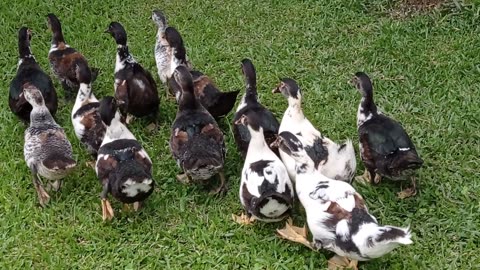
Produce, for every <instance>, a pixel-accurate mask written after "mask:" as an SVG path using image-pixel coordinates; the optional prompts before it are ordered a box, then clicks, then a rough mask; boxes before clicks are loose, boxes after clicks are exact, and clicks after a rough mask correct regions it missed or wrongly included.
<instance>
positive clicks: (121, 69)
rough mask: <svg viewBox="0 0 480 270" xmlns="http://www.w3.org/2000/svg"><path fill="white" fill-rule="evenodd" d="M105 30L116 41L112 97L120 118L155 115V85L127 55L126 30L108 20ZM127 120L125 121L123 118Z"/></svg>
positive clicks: (156, 94) (147, 72)
mask: <svg viewBox="0 0 480 270" xmlns="http://www.w3.org/2000/svg"><path fill="white" fill-rule="evenodd" d="M105 33H110V34H111V35H112V37H113V38H114V39H115V42H116V43H117V55H116V62H115V85H114V86H115V99H116V100H117V102H118V107H119V108H120V112H121V113H122V115H123V116H124V117H126V116H127V114H130V115H132V116H134V117H144V116H153V117H156V116H157V113H158V110H159V104H160V99H159V97H158V91H157V84H156V83H155V80H154V79H153V77H152V75H151V74H150V72H149V71H148V70H146V69H144V68H143V67H142V65H140V64H139V63H138V62H137V61H136V60H135V59H134V58H133V56H132V55H131V54H130V52H129V50H128V45H127V32H126V31H125V29H124V28H123V26H122V25H121V24H120V23H118V22H112V23H110V25H109V26H108V28H107V30H105ZM127 122H129V121H127Z"/></svg>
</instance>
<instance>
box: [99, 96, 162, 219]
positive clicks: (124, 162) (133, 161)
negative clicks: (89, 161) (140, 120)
mask: <svg viewBox="0 0 480 270" xmlns="http://www.w3.org/2000/svg"><path fill="white" fill-rule="evenodd" d="M100 116H101V118H102V121H103V122H104V123H105V125H106V126H107V131H106V133H105V137H104V139H103V142H102V145H101V146H100V149H99V150H98V156H97V163H96V165H95V171H96V173H97V177H98V179H99V180H100V184H101V185H102V188H103V189H102V193H101V194H100V198H101V201H102V218H103V220H107V219H108V220H110V219H112V218H113V216H114V212H113V208H112V206H111V204H110V202H109V200H108V194H109V193H110V194H112V196H113V197H114V198H116V199H117V200H119V201H120V202H122V203H124V208H129V207H128V205H130V204H133V208H134V209H135V211H137V210H138V209H139V208H140V206H141V204H142V203H143V201H144V200H145V199H147V198H148V197H149V196H150V195H151V194H152V192H153V189H154V186H155V181H154V180H153V177H152V160H151V159H150V157H149V156H148V154H147V152H146V151H145V149H143V147H142V145H141V144H140V143H139V142H138V141H137V139H136V138H135V136H134V135H133V134H132V133H131V132H130V130H128V128H127V127H126V126H125V125H124V124H123V122H122V116H121V114H120V112H119V110H118V107H117V101H116V100H115V99H114V98H113V97H111V96H107V97H104V98H103V99H102V100H101V101H100ZM125 210H127V209H125Z"/></svg>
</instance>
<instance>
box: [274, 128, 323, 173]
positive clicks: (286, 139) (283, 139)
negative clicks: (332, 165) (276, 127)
mask: <svg viewBox="0 0 480 270" xmlns="http://www.w3.org/2000/svg"><path fill="white" fill-rule="evenodd" d="M270 147H272V148H273V147H277V148H279V149H280V150H282V151H283V152H285V153H286V154H287V155H289V156H290V157H291V158H293V159H294V160H295V162H296V168H297V173H299V172H302V173H304V172H307V171H310V170H313V169H314V164H313V161H312V160H311V159H309V158H308V157H307V152H306V151H305V148H304V147H303V143H302V142H301V141H300V140H299V139H298V137H297V136H295V135H294V134H293V133H291V132H289V131H283V132H281V133H280V134H278V136H277V139H276V140H275V141H274V142H273V143H272V144H271V145H270Z"/></svg>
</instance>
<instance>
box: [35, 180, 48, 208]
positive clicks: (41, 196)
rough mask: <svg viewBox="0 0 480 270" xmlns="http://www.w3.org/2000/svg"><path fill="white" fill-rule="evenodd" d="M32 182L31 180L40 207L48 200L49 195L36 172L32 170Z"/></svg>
mask: <svg viewBox="0 0 480 270" xmlns="http://www.w3.org/2000/svg"><path fill="white" fill-rule="evenodd" d="M32 182H33V186H34V187H35V190H36V191H37V195H38V202H39V203H40V205H41V206H42V207H45V206H46V205H47V203H48V202H49V201H50V196H49V195H48V193H47V192H46V191H45V189H44V188H43V185H42V182H41V180H40V178H39V177H38V175H37V173H36V172H32Z"/></svg>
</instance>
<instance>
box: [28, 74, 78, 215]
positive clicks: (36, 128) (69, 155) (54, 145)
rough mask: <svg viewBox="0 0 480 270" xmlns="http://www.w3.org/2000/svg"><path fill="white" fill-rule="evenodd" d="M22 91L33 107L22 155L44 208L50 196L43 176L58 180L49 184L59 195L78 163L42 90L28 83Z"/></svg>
mask: <svg viewBox="0 0 480 270" xmlns="http://www.w3.org/2000/svg"><path fill="white" fill-rule="evenodd" d="M23 91H24V97H25V99H26V100H27V102H28V103H30V105H31V106H32V112H31V113H30V126H29V127H28V128H27V129H26V130H25V145H24V148H23V153H24V156H25V162H26V163H27V166H28V168H29V169H30V171H31V172H32V181H33V185H34V187H35V190H36V191H37V195H38V200H39V202H40V205H41V206H42V207H44V206H45V205H46V204H47V203H48V201H49V199H50V196H49V195H48V193H47V192H46V191H45V189H44V188H43V184H42V181H41V179H40V176H41V177H44V178H46V179H48V180H52V181H53V180H55V182H54V183H53V184H50V183H49V184H50V185H49V186H51V187H52V188H53V189H54V190H56V191H58V190H59V189H60V187H61V184H62V182H61V179H63V178H65V177H66V176H67V175H68V174H69V173H70V172H71V171H72V170H73V169H74V168H75V166H76V161H75V160H74V159H73V152H72V145H71V144H70V142H69V141H68V138H67V136H66V134H65V131H64V130H63V129H62V128H61V127H60V126H59V125H58V124H57V123H56V122H55V120H54V119H53V117H52V115H51V114H50V112H49V110H48V108H47V106H46V105H45V101H44V100H43V96H42V93H41V92H40V90H39V89H38V88H37V87H36V86H35V85H33V84H30V83H27V84H26V85H25V86H24V90H23Z"/></svg>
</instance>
